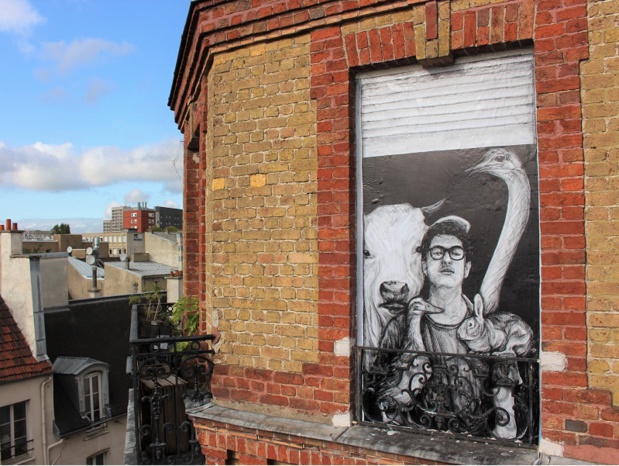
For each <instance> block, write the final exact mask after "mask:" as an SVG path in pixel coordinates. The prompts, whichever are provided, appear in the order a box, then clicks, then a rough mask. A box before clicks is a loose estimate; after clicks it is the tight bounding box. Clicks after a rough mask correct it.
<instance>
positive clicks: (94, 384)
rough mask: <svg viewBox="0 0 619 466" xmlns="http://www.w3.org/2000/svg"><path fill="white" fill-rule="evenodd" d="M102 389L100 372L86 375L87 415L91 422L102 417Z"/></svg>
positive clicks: (85, 396)
mask: <svg viewBox="0 0 619 466" xmlns="http://www.w3.org/2000/svg"><path fill="white" fill-rule="evenodd" d="M101 397H102V391H101V377H100V374H99V373H94V374H88V375H86V376H85V377H84V404H85V408H86V416H88V419H90V422H95V421H98V420H99V419H101V418H102V417H103V416H102V415H101V407H102V406H103V400H102V398H101Z"/></svg>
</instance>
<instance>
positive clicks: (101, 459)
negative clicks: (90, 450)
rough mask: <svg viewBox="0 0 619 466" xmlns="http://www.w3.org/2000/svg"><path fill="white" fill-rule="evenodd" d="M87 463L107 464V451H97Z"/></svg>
mask: <svg viewBox="0 0 619 466" xmlns="http://www.w3.org/2000/svg"><path fill="white" fill-rule="evenodd" d="M86 464H88V465H90V464H105V452H101V453H97V454H96V455H93V456H89V457H88V458H87V459H86Z"/></svg>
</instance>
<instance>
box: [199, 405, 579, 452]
mask: <svg viewBox="0 0 619 466" xmlns="http://www.w3.org/2000/svg"><path fill="white" fill-rule="evenodd" d="M187 414H188V415H189V416H190V417H192V418H194V419H204V420H209V421H214V422H218V423H223V424H229V425H233V426H238V427H243V428H246V429H256V430H262V431H266V432H272V433H278V434H287V435H294V436H297V437H305V438H308V439H312V440H320V441H326V442H335V443H339V444H341V445H348V446H354V447H360V448H364V449H367V450H374V451H379V452H384V453H391V454H396V455H403V456H409V457H411V458H419V459H422V460H429V461H438V462H443V463H451V464H585V463H580V462H573V460H569V459H567V458H559V457H552V459H551V458H550V457H547V458H544V457H542V458H540V455H539V454H538V452H537V451H536V450H530V449H524V448H518V447H510V446H502V445H495V444H489V443H480V442H470V441H466V440H457V439H454V438H449V437H444V436H440V435H434V436H433V435H423V434H414V433H410V432H403V431H388V430H385V429H383V428H377V427H369V426H361V425H354V426H352V427H333V426H330V425H327V424H320V423H317V422H308V421H300V420H295V419H287V418H281V417H274V416H268V415H265V414H258V413H252V412H248V411H241V410H238V409H232V408H224V407H222V406H217V405H215V404H208V405H206V406H202V407H197V408H193V409H188V410H187Z"/></svg>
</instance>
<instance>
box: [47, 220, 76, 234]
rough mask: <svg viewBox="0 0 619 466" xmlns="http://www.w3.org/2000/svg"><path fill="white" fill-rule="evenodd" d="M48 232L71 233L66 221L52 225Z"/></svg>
mask: <svg viewBox="0 0 619 466" xmlns="http://www.w3.org/2000/svg"><path fill="white" fill-rule="evenodd" d="M50 233H52V234H54V235H68V234H70V233H71V225H69V224H68V223H61V224H60V225H58V224H56V225H54V226H53V227H52V229H51V230H50Z"/></svg>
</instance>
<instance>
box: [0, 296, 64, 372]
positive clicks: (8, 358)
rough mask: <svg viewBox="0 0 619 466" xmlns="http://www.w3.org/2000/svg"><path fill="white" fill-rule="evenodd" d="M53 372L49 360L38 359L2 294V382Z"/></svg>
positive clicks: (0, 329)
mask: <svg viewBox="0 0 619 466" xmlns="http://www.w3.org/2000/svg"><path fill="white" fill-rule="evenodd" d="M51 373H52V365H51V364H50V362H49V361H37V359H36V358H35V357H34V356H33V355H32V352H31V351H30V347H29V346H28V343H27V342H26V339H25V338H24V335H23V334H22V332H21V330H20V329H19V327H18V326H17V323H16V322H15V319H13V315H12V314H11V311H10V310H9V308H8V306H7V305H6V303H5V302H4V299H2V296H0V384H3V383H8V382H16V381H18V380H23V379H27V378H29V377H33V376H36V375H47V374H51Z"/></svg>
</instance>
